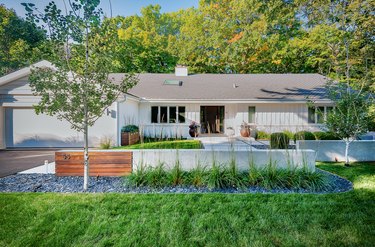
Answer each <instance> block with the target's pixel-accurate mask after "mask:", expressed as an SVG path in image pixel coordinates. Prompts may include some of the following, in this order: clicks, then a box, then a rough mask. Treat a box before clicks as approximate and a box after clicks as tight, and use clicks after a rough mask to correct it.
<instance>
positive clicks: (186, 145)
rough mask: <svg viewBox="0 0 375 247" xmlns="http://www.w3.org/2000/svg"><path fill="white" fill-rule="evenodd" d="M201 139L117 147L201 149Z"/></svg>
mask: <svg viewBox="0 0 375 247" xmlns="http://www.w3.org/2000/svg"><path fill="white" fill-rule="evenodd" d="M201 148H202V143H201V142H200V141H199V140H181V141H162V142H147V143H139V144H134V145H129V146H122V147H116V148H115V149H201Z"/></svg>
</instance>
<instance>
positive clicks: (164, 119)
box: [151, 106, 186, 123]
mask: <svg viewBox="0 0 375 247" xmlns="http://www.w3.org/2000/svg"><path fill="white" fill-rule="evenodd" d="M185 112H186V110H185V106H151V123H185V114H186V113H185Z"/></svg>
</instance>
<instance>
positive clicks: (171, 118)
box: [169, 106, 177, 123]
mask: <svg viewBox="0 0 375 247" xmlns="http://www.w3.org/2000/svg"><path fill="white" fill-rule="evenodd" d="M176 117H177V107H175V106H170V107H169V123H177V119H176Z"/></svg>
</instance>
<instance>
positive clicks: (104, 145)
mask: <svg viewBox="0 0 375 247" xmlns="http://www.w3.org/2000/svg"><path fill="white" fill-rule="evenodd" d="M99 146H100V148H101V149H110V148H111V147H112V138H110V137H108V136H104V137H102V138H101V139H100V144H99Z"/></svg>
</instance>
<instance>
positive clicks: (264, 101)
mask: <svg viewBox="0 0 375 247" xmlns="http://www.w3.org/2000/svg"><path fill="white" fill-rule="evenodd" d="M312 101H313V102H314V103H315V104H330V103H333V102H332V101H331V100H329V99H315V100H312ZM140 102H148V103H196V104H201V103H210V104H223V103H225V104H241V103H243V104H271V103H273V104H275V103H284V104H285V103H288V104H306V103H307V102H308V100H290V99H288V100H285V99H282V100H281V99H201V100H197V99H145V98H142V99H141V100H140Z"/></svg>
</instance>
